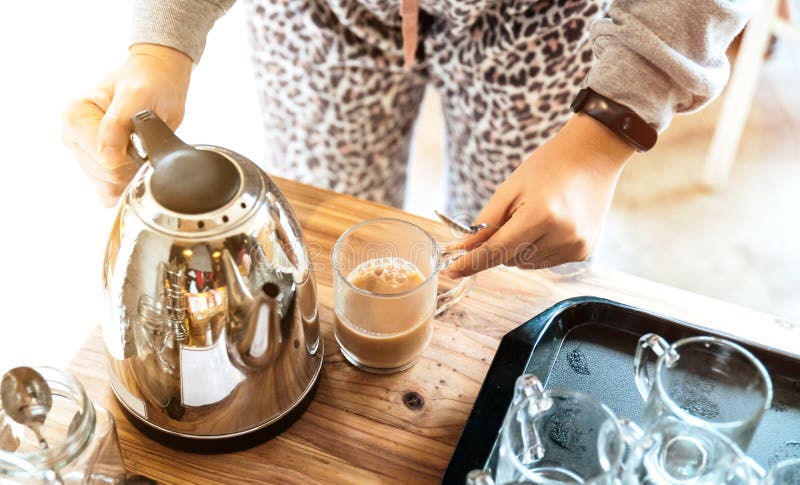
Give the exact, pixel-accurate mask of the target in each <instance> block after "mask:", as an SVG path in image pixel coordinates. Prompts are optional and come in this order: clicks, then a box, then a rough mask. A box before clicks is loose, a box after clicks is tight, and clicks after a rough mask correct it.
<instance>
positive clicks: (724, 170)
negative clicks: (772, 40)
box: [702, 0, 778, 189]
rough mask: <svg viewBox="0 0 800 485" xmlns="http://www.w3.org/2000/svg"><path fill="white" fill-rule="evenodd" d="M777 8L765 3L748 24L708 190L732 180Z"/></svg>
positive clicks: (715, 141) (711, 155)
mask: <svg viewBox="0 0 800 485" xmlns="http://www.w3.org/2000/svg"><path fill="white" fill-rule="evenodd" d="M777 8H778V0H763V1H762V3H761V8H760V9H759V11H758V12H757V13H756V14H755V16H754V17H753V19H752V20H751V21H750V23H748V24H747V29H746V30H745V32H744V37H743V38H742V45H741V47H740V49H739V53H738V55H737V58H736V63H735V65H734V68H733V73H732V74H731V79H730V82H729V83H728V88H727V93H726V94H725V99H724V100H723V104H722V110H721V112H720V115H719V120H718V121H717V127H716V130H715V131H714V137H713V138H712V139H711V146H710V147H709V150H708V154H707V156H706V162H705V167H704V170H703V176H702V184H703V185H704V186H706V187H708V188H712V189H713V188H720V187H721V186H722V185H724V184H725V183H726V182H727V181H728V178H729V176H730V171H731V167H732V166H733V161H734V159H735V157H736V151H737V148H738V147H739V140H740V139H741V136H742V130H743V129H744V124H745V122H746V121H747V115H748V113H749V112H750V105H751V104H752V102H753V95H754V94H755V89H756V85H757V84H758V77H759V74H760V73H761V66H762V64H763V62H764V52H765V50H766V48H767V44H768V43H769V37H770V34H771V32H772V24H773V19H774V18H775V15H776V12H777Z"/></svg>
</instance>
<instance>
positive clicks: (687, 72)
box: [131, 0, 759, 130]
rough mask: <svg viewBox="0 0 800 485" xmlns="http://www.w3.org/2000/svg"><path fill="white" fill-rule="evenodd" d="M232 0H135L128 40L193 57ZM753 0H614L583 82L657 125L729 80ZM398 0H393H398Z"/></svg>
mask: <svg viewBox="0 0 800 485" xmlns="http://www.w3.org/2000/svg"><path fill="white" fill-rule="evenodd" d="M234 1H235V0H136V1H135V2H134V10H133V31H132V39H131V43H132V44H137V43H150V44H160V45H166V46H169V47H172V48H175V49H178V50H180V51H182V52H184V53H186V54H187V55H188V56H189V57H191V58H192V60H193V61H194V62H195V63H197V62H198V61H199V59H200V56H201V54H202V52H203V48H204V46H205V41H206V35H207V34H208V32H209V30H211V27H212V26H213V25H214V22H215V21H216V20H217V19H218V18H220V17H221V16H222V15H223V14H224V13H225V11H226V10H227V9H229V8H230V7H231V6H232V5H233V3H234ZM758 2H759V0H614V1H613V3H612V5H611V8H610V9H609V11H608V14H607V16H606V17H605V18H603V19H601V20H598V21H597V22H595V23H594V24H593V25H592V27H591V40H592V47H593V49H594V55H595V63H594V65H593V67H592V70H591V71H590V72H589V76H588V79H587V84H588V86H589V87H591V88H592V89H594V90H595V91H597V92H599V93H601V94H603V95H605V96H607V97H609V98H611V99H613V100H615V101H617V102H618V103H620V104H623V105H625V106H628V107H629V108H631V109H632V110H634V111H635V112H636V113H637V114H638V115H639V116H641V117H642V118H643V119H644V120H645V121H647V122H648V123H650V124H652V125H653V126H655V127H656V128H657V129H659V130H663V129H665V128H666V127H667V125H668V124H669V122H670V120H671V119H672V116H673V114H674V113H685V112H689V111H693V110H696V109H698V108H700V107H702V106H703V105H705V104H706V103H708V102H709V101H710V100H712V99H713V98H714V97H715V96H716V95H718V94H719V92H720V91H721V90H722V88H723V87H724V86H725V83H726V82H727V80H728V76H729V75H730V65H729V63H728V58H727V57H726V55H725V51H726V50H727V47H728V45H729V44H730V43H731V41H732V40H733V38H734V36H736V34H737V33H739V31H741V30H742V28H743V27H744V24H745V22H746V21H747V19H748V18H749V17H750V16H751V15H752V13H753V12H754V11H755V8H756V7H757V5H758ZM398 3H399V0H398Z"/></svg>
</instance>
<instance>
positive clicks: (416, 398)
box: [403, 391, 425, 411]
mask: <svg viewBox="0 0 800 485" xmlns="http://www.w3.org/2000/svg"><path fill="white" fill-rule="evenodd" d="M403 404H405V405H406V407H407V408H408V409H411V410H413V411H419V410H420V409H422V407H423V406H425V398H424V397H422V394H420V393H418V392H416V391H408V392H406V393H405V394H403Z"/></svg>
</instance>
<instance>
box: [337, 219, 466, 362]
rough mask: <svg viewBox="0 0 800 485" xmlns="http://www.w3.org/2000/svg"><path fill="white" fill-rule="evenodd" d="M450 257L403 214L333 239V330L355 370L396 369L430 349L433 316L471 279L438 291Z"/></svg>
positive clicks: (462, 292)
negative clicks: (401, 217)
mask: <svg viewBox="0 0 800 485" xmlns="http://www.w3.org/2000/svg"><path fill="white" fill-rule="evenodd" d="M450 261H452V259H448V258H445V257H444V254H443V251H442V250H441V249H440V248H439V245H438V243H437V242H436V240H434V239H433V237H432V236H431V235H430V234H428V233H427V232H426V231H424V230H423V229H422V228H420V227H418V226H416V225H414V224H412V223H410V222H406V221H402V220H399V219H375V220H369V221H365V222H362V223H361V224H357V225H355V226H353V227H351V228H350V229H348V230H347V231H346V232H345V233H344V234H342V236H341V237H340V238H339V240H338V241H337V242H336V245H335V246H334V250H333V262H334V313H335V316H334V335H335V337H336V342H337V343H338V344H339V348H340V349H341V351H342V354H343V355H344V356H345V358H346V359H347V360H348V361H349V362H351V363H352V364H353V365H355V366H356V367H359V368H361V369H364V370H367V371H371V372H378V373H390V372H398V371H401V370H404V369H407V368H409V367H411V366H412V365H413V364H414V363H415V362H416V360H417V359H418V358H419V356H420V355H421V354H422V352H423V351H424V350H425V349H426V348H427V347H428V344H429V343H430V341H431V337H432V335H433V317H434V315H436V314H437V313H440V312H442V311H444V310H445V309H446V308H447V307H449V306H450V305H452V304H453V303H455V302H456V301H457V300H458V299H460V298H461V297H462V296H463V295H464V294H465V293H466V292H467V291H468V287H469V285H470V284H471V282H472V280H471V279H465V280H464V281H462V282H461V283H460V284H459V285H458V286H456V288H454V289H453V290H450V291H448V292H445V293H443V294H442V295H439V296H437V285H438V277H439V272H440V271H441V270H442V269H444V268H445V267H446V266H447V264H449V262H450Z"/></svg>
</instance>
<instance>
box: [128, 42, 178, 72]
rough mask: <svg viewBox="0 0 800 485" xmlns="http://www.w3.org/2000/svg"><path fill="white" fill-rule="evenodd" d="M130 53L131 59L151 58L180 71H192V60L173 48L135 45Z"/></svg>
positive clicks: (129, 50)
mask: <svg viewBox="0 0 800 485" xmlns="http://www.w3.org/2000/svg"><path fill="white" fill-rule="evenodd" d="M128 52H129V53H130V55H131V57H138V56H145V57H150V58H153V59H156V60H158V61H160V62H163V63H166V64H168V65H169V66H170V67H172V68H175V69H178V70H180V71H183V72H187V73H191V71H192V58H191V57H189V56H188V55H186V54H184V53H183V52H181V51H179V50H177V49H173V48H172V47H167V46H164V45H159V44H133V45H132V46H130V47H129V48H128Z"/></svg>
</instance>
